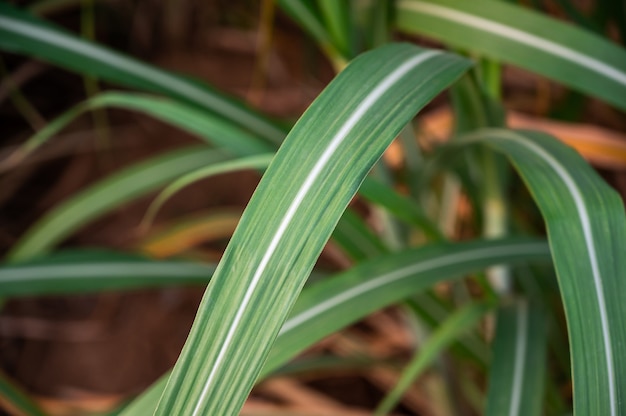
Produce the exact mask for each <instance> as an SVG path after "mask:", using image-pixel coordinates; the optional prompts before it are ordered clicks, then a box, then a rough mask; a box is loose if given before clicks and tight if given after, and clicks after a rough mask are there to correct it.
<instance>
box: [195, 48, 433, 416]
mask: <svg viewBox="0 0 626 416" xmlns="http://www.w3.org/2000/svg"><path fill="white" fill-rule="evenodd" d="M439 54H441V52H439V51H427V52H423V53H420V54H419V55H417V56H414V57H412V58H411V59H409V60H407V61H406V62H404V63H403V64H402V65H400V66H398V67H397V68H396V69H395V70H394V71H393V72H392V73H390V74H389V75H387V76H386V77H385V78H384V79H383V80H382V81H381V82H380V83H379V84H378V85H377V86H376V88H374V89H373V90H372V91H371V92H370V93H369V94H368V95H367V96H366V97H365V99H364V100H363V101H362V102H361V103H360V104H359V106H358V107H357V108H356V110H355V111H354V113H352V115H351V116H350V117H349V118H348V120H347V121H346V122H345V123H344V124H343V125H342V126H341V128H340V129H339V131H338V132H337V133H336V134H335V135H334V137H333V138H332V140H331V141H330V144H329V145H328V147H327V148H326V149H325V150H324V152H323V153H322V155H321V156H320V158H319V159H318V160H317V162H316V163H315V165H314V166H313V169H311V172H310V173H309V175H308V176H307V178H306V180H305V181H304V183H303V184H302V187H301V188H300V189H299V190H298V193H297V194H296V196H295V198H294V199H293V201H292V202H291V205H290V206H289V208H288V209H287V212H286V213H285V216H284V217H283V218H282V220H281V222H280V224H279V226H278V229H277V230H276V233H275V234H274V237H273V238H272V240H271V241H270V244H269V246H268V248H267V250H266V252H265V254H264V255H263V258H262V259H261V261H260V263H259V266H258V267H257V270H256V272H255V273H254V275H253V277H252V280H251V282H250V285H249V286H248V288H247V290H246V293H245V294H244V297H243V300H242V302H241V304H240V305H239V308H238V309H237V312H236V313H235V318H234V319H233V322H232V324H231V327H230V329H229V331H228V333H227V334H226V338H225V339H224V343H223V344H222V346H221V348H220V350H219V353H218V355H217V358H216V360H215V362H214V363H213V368H212V369H211V372H210V374H209V376H208V377H207V381H206V382H205V384H204V386H203V388H202V392H201V393H200V398H199V399H198V402H197V403H196V406H195V408H194V410H193V416H195V415H197V414H198V412H199V411H200V408H201V407H202V404H203V403H204V400H205V397H206V394H207V392H208V390H209V387H210V385H211V383H213V381H214V379H215V375H216V374H217V370H218V369H219V368H220V367H221V366H222V361H223V360H224V357H225V355H226V351H227V350H228V349H229V347H230V344H231V342H232V339H233V336H234V334H235V331H236V329H237V327H238V326H239V323H240V321H241V318H242V317H243V313H244V311H245V309H246V308H247V307H248V304H249V303H250V299H251V298H252V295H253V293H254V292H255V290H256V287H257V285H258V284H259V281H260V279H261V276H262V275H263V273H264V271H265V268H266V267H267V265H268V263H269V261H270V259H271V258H272V256H273V255H274V251H275V250H276V248H277V247H278V244H279V243H280V241H281V239H282V237H283V235H284V234H285V231H286V230H287V227H288V226H289V224H290V223H291V220H292V219H293V217H294V215H295V214H296V212H297V211H298V208H299V207H300V205H301V204H302V201H303V200H304V198H305V196H306V195H307V194H308V192H309V190H310V189H311V187H312V186H313V184H314V183H315V181H316V180H317V178H318V177H319V175H320V174H321V172H322V171H323V169H324V168H325V167H326V165H327V164H328V162H329V161H330V159H331V157H332V156H333V154H334V153H335V151H336V150H337V148H338V147H339V145H341V143H342V142H343V141H344V139H345V138H346V137H347V135H348V133H349V132H350V131H351V130H352V129H353V128H354V126H355V125H356V124H357V123H358V122H359V120H361V119H362V118H363V116H364V115H365V113H366V112H367V111H368V110H369V109H370V108H371V107H372V106H373V105H374V104H375V103H376V102H377V101H378V100H379V99H380V98H381V97H382V96H383V94H384V93H385V92H386V91H387V90H389V88H391V87H392V86H393V85H394V84H395V83H397V82H398V81H399V80H400V79H401V78H402V77H404V76H405V75H406V74H407V73H408V72H409V71H411V70H412V69H414V68H415V67H417V66H418V65H420V64H421V63H422V62H424V61H426V60H428V59H430V58H431V57H433V56H436V55H439Z"/></svg>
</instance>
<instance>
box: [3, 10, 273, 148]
mask: <svg viewBox="0 0 626 416" xmlns="http://www.w3.org/2000/svg"><path fill="white" fill-rule="evenodd" d="M0 48H1V49H4V50H9V51H13V52H18V53H24V54H27V55H29V56H36V57H38V58H40V59H43V60H46V61H49V62H52V63H54V64H56V65H59V66H61V67H63V68H67V69H70V70H73V71H77V72H80V73H81V74H84V73H86V74H89V75H93V76H95V77H97V78H99V79H101V80H106V81H110V82H113V83H117V84H119V85H125V86H129V87H133V88H138V89H140V90H144V91H151V92H156V93H160V94H164V95H166V96H169V97H172V98H176V99H178V100H181V101H184V102H186V103H188V104H192V105H194V106H196V107H199V108H202V109H204V110H208V111H210V112H211V113H214V114H217V115H219V116H221V117H224V118H225V119H227V120H230V121H233V122H235V123H237V124H239V125H241V126H245V128H247V129H250V131H253V132H255V133H257V134H259V135H260V136H262V137H264V138H266V139H268V140H269V141H271V142H273V143H274V144H276V145H277V144H280V143H281V142H282V139H283V138H284V136H285V132H284V131H283V130H282V128H280V127H278V126H277V125H276V124H275V123H273V122H272V121H270V120H269V119H268V118H267V117H265V116H263V115H261V114H259V113H257V112H256V111H254V110H252V109H250V108H247V107H246V106H245V105H243V104H242V103H240V102H237V101H236V100H235V99H233V98H230V97H227V96H226V95H224V94H223V93H220V92H217V91H215V90H213V89H212V88H211V87H209V86H208V85H206V84H203V83H201V82H198V81H193V80H191V79H189V78H186V77H184V76H181V75H176V74H173V73H171V72H167V71H164V70H162V69H159V68H156V67H154V66H151V65H148V64H146V63H143V62H141V61H138V60H136V59H134V58H131V57H129V56H126V55H124V54H121V53H119V52H116V51H113V50H111V49H109V48H106V47H104V46H100V45H97V44H95V43H92V42H88V41H86V40H83V39H81V38H80V37H78V36H76V35H74V34H72V33H69V32H67V31H65V30H62V29H60V28H58V27H55V26H54V25H52V24H50V23H49V22H46V21H45V20H41V19H39V18H37V17H35V16H33V15H30V14H28V13H26V12H24V11H22V10H19V9H17V8H15V7H13V6H11V5H9V4H7V3H0Z"/></svg>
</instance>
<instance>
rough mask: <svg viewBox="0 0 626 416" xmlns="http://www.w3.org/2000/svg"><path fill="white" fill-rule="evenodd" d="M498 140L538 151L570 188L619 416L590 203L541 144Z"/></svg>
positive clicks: (614, 410)
mask: <svg viewBox="0 0 626 416" xmlns="http://www.w3.org/2000/svg"><path fill="white" fill-rule="evenodd" d="M492 137H494V138H495V139H505V140H507V139H508V140H511V141H514V142H516V143H518V144H520V145H522V146H525V147H527V148H529V149H530V150H531V151H532V152H533V153H536V154H537V155H538V156H540V157H541V158H542V159H544V160H545V162H546V163H547V164H548V165H550V167H552V169H554V171H555V172H556V173H557V175H558V176H559V177H560V178H561V180H562V181H563V182H564V183H565V186H566V187H567V189H568V190H569V191H570V194H571V195H572V198H573V199H574V204H575V205H576V209H577V211H578V215H579V217H580V224H581V227H582V229H583V236H584V238H585V245H586V246H587V251H588V253H589V262H590V263H591V273H592V275H593V283H594V288H595V291H596V300H597V302H598V310H599V311H600V323H601V327H602V340H603V342H604V348H605V360H606V367H607V374H608V377H609V400H610V406H611V416H617V407H616V406H617V397H616V392H615V374H614V371H613V348H612V347H611V333H610V330H609V318H608V312H607V308H606V300H605V298H604V288H603V285H602V276H601V275H600V268H599V265H598V255H597V254H596V247H595V244H594V242H593V233H592V231H591V221H590V218H589V212H588V211H587V206H586V205H585V202H584V200H583V197H582V192H581V191H580V189H578V186H576V182H575V181H574V179H573V178H572V177H571V176H570V175H569V173H568V172H567V170H565V168H564V167H563V166H562V165H561V164H560V163H559V161H558V160H556V159H555V158H554V157H553V156H552V155H551V154H549V153H547V152H546V151H545V150H543V149H542V148H541V147H540V146H538V145H536V144H535V143H533V142H531V141H530V140H526V138H524V137H522V136H519V135H517V134H514V133H511V132H498V134H497V135H494V136H492Z"/></svg>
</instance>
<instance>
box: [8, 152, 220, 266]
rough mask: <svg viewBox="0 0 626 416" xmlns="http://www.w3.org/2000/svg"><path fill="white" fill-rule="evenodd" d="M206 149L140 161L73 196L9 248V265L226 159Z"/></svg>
mask: <svg viewBox="0 0 626 416" xmlns="http://www.w3.org/2000/svg"><path fill="white" fill-rule="evenodd" d="M226 157H227V155H225V154H224V153H220V152H218V151H216V150H212V149H207V148H206V146H193V147H188V148H185V149H180V150H176V151H172V152H169V153H167V154H165V155H159V156H156V157H154V158H152V159H149V160H147V161H143V162H141V163H138V164H136V165H133V166H131V167H129V168H126V169H122V170H120V171H117V172H116V173H114V174H112V175H110V176H108V177H106V178H104V179H102V180H100V181H99V182H97V183H95V184H93V185H91V186H90V187H88V188H87V189H86V190H84V191H82V192H79V193H77V194H74V195H73V196H71V197H70V198H69V199H67V200H65V201H64V202H62V203H61V204H59V205H57V206H56V207H55V208H54V209H52V210H51V211H49V212H48V213H47V214H46V215H44V216H43V217H42V218H40V219H39V220H38V221H37V222H36V223H35V224H34V225H33V226H31V228H30V229H29V230H28V231H27V232H26V233H25V235H23V236H22V237H21V239H20V240H19V241H18V242H17V243H16V244H15V245H14V246H13V247H12V249H11V251H10V252H9V254H8V255H7V258H8V259H9V260H11V261H16V260H23V259H27V258H29V257H33V256H36V255H39V254H42V253H45V252H47V251H48V250H50V248H51V247H52V246H54V245H55V244H56V243H58V242H60V241H62V240H63V239H64V238H66V237H68V236H69V235H70V234H71V233H73V232H74V231H76V230H78V229H79V228H80V227H81V226H82V225H84V224H86V223H88V222H89V221H91V220H93V219H95V218H97V217H98V216H100V215H102V214H104V213H106V212H107V211H108V210H110V209H111V208H113V207H116V206H119V205H121V204H123V203H125V202H128V201H131V200H133V199H135V198H138V197H140V196H142V195H146V194H148V193H149V192H152V191H154V190H156V189H158V188H159V187H160V186H163V185H164V184H166V183H168V182H169V181H171V180H173V179H175V178H177V177H179V176H180V175H184V174H185V173H187V172H190V171H192V170H194V169H198V168H199V167H201V166H205V165H207V164H210V163H214V162H217V161H221V160H224V159H226Z"/></svg>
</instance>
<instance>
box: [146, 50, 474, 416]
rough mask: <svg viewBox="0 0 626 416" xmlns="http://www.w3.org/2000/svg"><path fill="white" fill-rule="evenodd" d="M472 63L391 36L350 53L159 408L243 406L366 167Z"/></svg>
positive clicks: (238, 251) (255, 203)
mask: <svg viewBox="0 0 626 416" xmlns="http://www.w3.org/2000/svg"><path fill="white" fill-rule="evenodd" d="M469 65H470V63H469V62H468V61H467V60H465V59H463V58H461V57H458V56H455V55H450V54H445V53H441V52H438V51H427V50H423V49H420V48H417V47H414V46H411V45H389V46H386V47H384V48H381V49H378V50H376V51H373V52H370V53H367V54H364V55H362V56H360V57H359V58H357V59H355V60H354V61H353V63H351V64H350V65H349V66H348V67H347V68H346V69H345V70H344V71H343V72H342V73H341V74H340V75H339V76H338V77H337V78H336V79H335V80H334V81H333V82H332V83H331V84H330V85H329V86H328V87H327V88H326V90H325V91H324V92H323V93H322V94H321V95H320V96H319V97H318V99H317V100H316V101H315V102H314V103H313V104H312V105H311V106H310V107H309V109H308V110H307V111H306V112H305V114H304V115H303V117H302V118H301V119H300V120H299V121H298V123H296V125H295V126H294V128H293V130H292V131H291V133H290V134H289V136H288V138H287V139H286V141H285V143H284V144H283V146H282V147H281V149H280V150H279V151H278V153H277V155H276V157H275V158H274V160H273V161H272V164H271V165H270V167H269V168H268V170H267V172H266V174H265V176H264V177H263V179H262V180H261V183H260V184H259V186H258V188H257V190H256V192H255V194H254V196H253V197H252V200H251V201H250V203H249V204H248V207H247V208H246V211H245V212H244V214H243V216H242V219H241V222H240V223H239V226H238V227H237V230H236V231H235V234H234V235H233V238H232V239H231V241H230V244H229V245H228V247H227V249H226V251H225V253H224V256H223V258H222V261H221V262H220V265H219V266H218V268H217V270H216V273H215V275H214V278H213V280H212V282H211V284H209V287H208V289H207V293H206V295H205V297H204V300H203V302H202V304H201V306H200V308H199V311H198V315H197V317H196V320H195V322H194V325H193V327H192V330H191V333H190V335H189V338H188V339H187V342H186V344H185V347H184V348H183V352H182V353H181V356H180V358H179V360H178V362H177V364H176V366H175V368H174V371H173V373H172V376H171V377H170V380H169V382H168V385H167V387H166V389H165V392H164V393H163V396H162V398H161V401H160V403H159V406H158V408H157V411H156V413H155V414H156V415H171V414H188V415H198V414H219V415H230V414H236V413H237V412H238V411H239V409H240V408H241V406H242V405H243V402H244V400H245V399H246V397H247V395H248V393H249V391H250V389H251V388H252V385H253V383H254V381H255V379H256V378H257V376H258V374H259V372H260V371H261V367H262V363H263V361H264V360H265V358H266V356H267V354H268V352H269V349H270V347H271V344H272V342H273V341H274V339H275V337H276V335H277V334H278V331H279V329H280V326H281V325H282V323H283V322H284V320H285V318H286V315H287V312H288V311H289V309H290V307H291V306H292V305H293V303H294V301H295V299H296V297H297V295H298V293H299V291H300V289H301V288H302V285H303V284H304V281H305V279H306V277H307V276H308V274H309V272H310V271H311V269H312V267H313V265H314V263H315V261H316V259H317V257H318V256H319V253H320V252H321V250H322V248H323V246H324V244H325V243H326V241H327V240H328V238H329V237H330V234H331V232H332V230H333V228H334V227H335V225H336V224H337V221H338V220H339V218H340V216H341V213H342V212H343V211H344V210H345V208H346V206H347V204H348V203H349V201H350V199H351V198H352V196H353V195H354V194H355V193H356V191H357V189H358V186H359V184H360V183H361V182H362V181H363V179H364V177H365V175H366V173H367V171H368V170H369V169H370V168H371V167H372V166H373V164H374V163H375V162H376V160H377V159H378V158H379V157H380V155H381V154H382V152H383V151H384V149H385V148H386V147H387V146H388V145H389V143H390V142H391V141H392V140H393V138H394V137H395V136H396V134H397V133H398V132H399V131H400V130H401V129H402V127H404V125H406V123H407V122H408V121H409V119H410V118H411V117H412V116H413V115H414V114H415V112H416V111H417V110H419V109H420V108H421V107H423V106H424V105H425V104H426V103H427V102H428V101H429V100H430V99H432V98H433V97H434V96H435V95H437V94H438V93H440V92H441V90H442V89H444V88H445V87H447V86H448V85H449V84H450V83H451V82H453V81H454V80H455V79H457V78H458V77H459V76H460V75H461V74H462V73H463V72H464V71H465V70H466V69H467V68H468V67H469ZM233 276H236V278H233ZM259 328H263V329H262V330H261V331H259ZM199 355H200V356H202V357H204V359H203V360H197V359H196V357H198V356H199Z"/></svg>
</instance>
